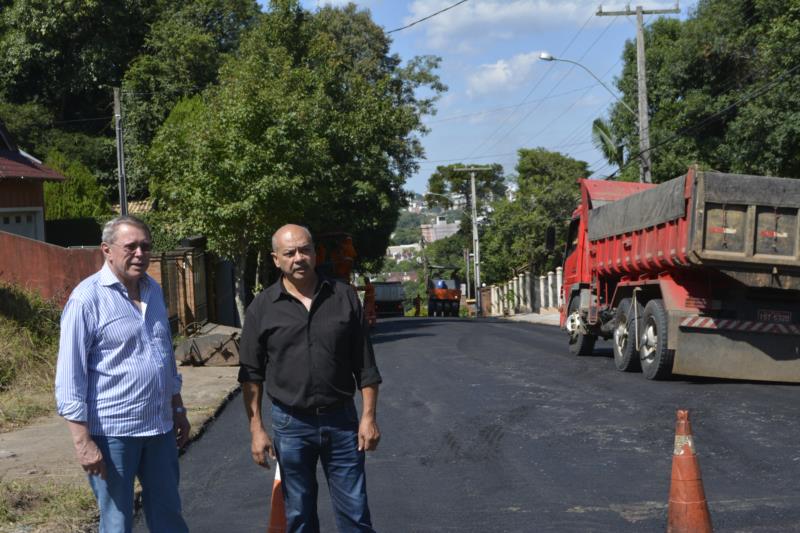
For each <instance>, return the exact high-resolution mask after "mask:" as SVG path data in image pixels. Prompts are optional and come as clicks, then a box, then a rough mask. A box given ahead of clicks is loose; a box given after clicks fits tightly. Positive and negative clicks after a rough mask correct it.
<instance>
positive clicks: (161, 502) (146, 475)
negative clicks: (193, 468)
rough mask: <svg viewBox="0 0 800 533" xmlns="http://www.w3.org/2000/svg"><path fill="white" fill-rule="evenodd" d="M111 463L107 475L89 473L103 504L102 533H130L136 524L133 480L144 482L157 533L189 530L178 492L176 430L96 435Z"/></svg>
mask: <svg viewBox="0 0 800 533" xmlns="http://www.w3.org/2000/svg"><path fill="white" fill-rule="evenodd" d="M92 440H94V442H95V443H96V444H97V447H98V448H100V452H101V453H102V454H103V460H104V461H105V463H106V479H105V480H103V479H100V476H89V484H90V485H91V486H92V490H93V491H94V495H95V497H96V498H97V505H98V507H99V508H100V533H122V532H125V533H129V532H130V531H131V526H132V524H133V480H134V477H138V478H139V482H140V483H141V484H142V503H143V506H144V516H145V520H146V521H147V528H148V529H149V530H150V531H151V533H184V532H188V531H189V528H187V527H186V523H185V522H184V521H183V517H182V516H181V500H180V496H179V495H178V478H179V475H178V449H177V447H176V445H175V434H174V432H172V431H170V432H169V433H164V434H163V435H154V436H152V437H104V436H99V435H93V436H92Z"/></svg>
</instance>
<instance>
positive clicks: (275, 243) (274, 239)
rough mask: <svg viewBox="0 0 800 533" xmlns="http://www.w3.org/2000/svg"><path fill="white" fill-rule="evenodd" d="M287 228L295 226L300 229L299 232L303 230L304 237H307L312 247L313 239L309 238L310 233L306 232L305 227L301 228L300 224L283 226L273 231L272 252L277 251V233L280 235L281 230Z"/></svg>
mask: <svg viewBox="0 0 800 533" xmlns="http://www.w3.org/2000/svg"><path fill="white" fill-rule="evenodd" d="M287 226H296V227H298V228H300V229H301V230H303V231H304V232H305V234H306V236H307V237H308V242H309V243H311V244H312V245H313V244H314V237H312V236H311V232H310V231H309V230H308V228H307V227H305V226H301V225H300V224H284V225H283V226H281V227H280V228H278V229H277V230H276V231H275V233H273V234H272V251H273V252H277V251H278V233H280V232H281V230H282V229H284V228H286V227H287Z"/></svg>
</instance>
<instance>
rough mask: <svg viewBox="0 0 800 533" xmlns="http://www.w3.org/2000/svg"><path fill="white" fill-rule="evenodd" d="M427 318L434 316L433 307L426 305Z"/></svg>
mask: <svg viewBox="0 0 800 533" xmlns="http://www.w3.org/2000/svg"><path fill="white" fill-rule="evenodd" d="M428 316H436V315H434V314H433V305H432V304H428Z"/></svg>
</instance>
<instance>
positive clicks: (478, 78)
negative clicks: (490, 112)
mask: <svg viewBox="0 0 800 533" xmlns="http://www.w3.org/2000/svg"><path fill="white" fill-rule="evenodd" d="M538 59H539V52H529V53H527V54H517V55H515V56H513V57H512V58H511V59H500V60H498V61H496V62H494V63H490V64H485V65H481V66H479V67H478V71H477V72H475V73H473V74H471V75H470V76H469V79H468V81H467V84H468V85H467V94H468V95H470V96H474V95H481V94H487V93H492V92H495V91H498V90H503V91H511V90H514V89H516V88H517V87H519V86H520V85H522V84H523V83H525V82H526V81H527V80H529V79H530V77H531V73H532V72H533V68H534V64H536V62H537V61H538Z"/></svg>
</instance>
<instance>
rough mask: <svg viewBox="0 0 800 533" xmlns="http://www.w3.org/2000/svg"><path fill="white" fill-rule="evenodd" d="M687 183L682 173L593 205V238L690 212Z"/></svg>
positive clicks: (591, 236) (590, 216)
mask: <svg viewBox="0 0 800 533" xmlns="http://www.w3.org/2000/svg"><path fill="white" fill-rule="evenodd" d="M685 183H686V176H680V177H678V178H675V179H673V180H669V181H667V182H665V183H662V184H661V185H659V186H658V187H654V188H652V189H648V190H646V191H642V192H639V193H636V194H632V195H630V196H628V197H627V198H623V199H622V200H617V201H616V202H611V203H608V204H605V205H603V206H600V207H598V208H596V209H592V210H591V211H589V240H590V241H596V240H599V239H605V238H607V237H613V236H614V235H621V234H623V233H629V232H631V231H636V230H640V229H644V228H649V227H652V226H655V225H657V224H663V223H665V222H669V221H670V220H675V219H678V218H681V217H683V216H684V215H685V214H686V201H685V199H684V198H683V191H684V190H685V188H684V185H685Z"/></svg>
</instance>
